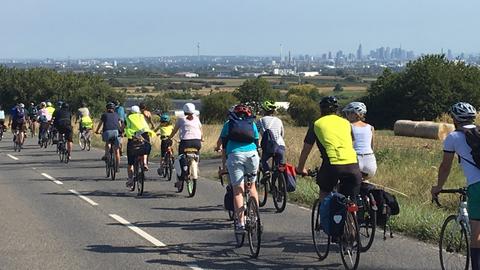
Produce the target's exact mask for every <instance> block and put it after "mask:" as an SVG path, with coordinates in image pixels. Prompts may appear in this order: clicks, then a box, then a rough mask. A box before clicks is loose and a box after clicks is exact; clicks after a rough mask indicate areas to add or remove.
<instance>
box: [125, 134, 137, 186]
mask: <svg viewBox="0 0 480 270" xmlns="http://www.w3.org/2000/svg"><path fill="white" fill-rule="evenodd" d="M132 146H133V141H132V140H130V139H129V140H128V142H127V164H128V166H127V175H128V180H127V187H129V186H131V185H132V184H133V165H134V164H135V159H136V158H137V157H136V156H135V155H133V153H132V150H131V149H132Z"/></svg>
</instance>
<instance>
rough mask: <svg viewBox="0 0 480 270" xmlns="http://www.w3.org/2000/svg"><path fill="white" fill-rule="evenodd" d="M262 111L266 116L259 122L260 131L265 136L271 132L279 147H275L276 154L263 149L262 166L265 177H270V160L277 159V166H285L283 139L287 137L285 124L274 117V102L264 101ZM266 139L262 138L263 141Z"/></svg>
mask: <svg viewBox="0 0 480 270" xmlns="http://www.w3.org/2000/svg"><path fill="white" fill-rule="evenodd" d="M261 107H262V110H263V111H264V116H263V117H262V118H260V120H259V121H258V122H257V125H258V129H259V130H260V133H261V134H264V133H265V131H267V130H270V131H271V134H272V135H273V139H274V140H275V143H276V145H277V147H275V149H272V150H274V152H270V153H269V152H268V151H267V149H262V150H263V151H262V158H261V165H262V170H263V172H264V175H265V176H266V177H269V175H270V169H271V168H270V166H269V165H268V160H269V159H270V158H272V157H275V163H276V164H285V162H286V161H285V141H284V139H283V137H284V136H285V130H284V128H283V122H282V120H280V118H278V117H276V116H274V114H275V111H276V110H277V106H276V105H275V103H274V102H273V101H270V100H267V101H264V102H263V103H262V105H261ZM263 139H265V138H262V140H263Z"/></svg>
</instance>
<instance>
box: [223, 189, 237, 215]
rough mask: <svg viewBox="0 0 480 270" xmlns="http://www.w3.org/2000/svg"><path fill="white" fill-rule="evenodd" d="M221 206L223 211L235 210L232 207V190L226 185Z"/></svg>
mask: <svg viewBox="0 0 480 270" xmlns="http://www.w3.org/2000/svg"><path fill="white" fill-rule="evenodd" d="M223 206H224V207H225V210H230V211H233V210H235V207H234V206H233V188H232V186H231V185H227V188H226V192H225V196H224V197H223Z"/></svg>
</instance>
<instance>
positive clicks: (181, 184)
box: [177, 175, 185, 193]
mask: <svg viewBox="0 0 480 270" xmlns="http://www.w3.org/2000/svg"><path fill="white" fill-rule="evenodd" d="M177 181H178V182H179V183H178V186H177V192H178V193H180V192H182V191H183V186H184V184H185V181H184V180H182V179H180V177H178V175H177Z"/></svg>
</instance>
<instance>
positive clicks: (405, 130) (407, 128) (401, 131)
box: [393, 120, 417, 137]
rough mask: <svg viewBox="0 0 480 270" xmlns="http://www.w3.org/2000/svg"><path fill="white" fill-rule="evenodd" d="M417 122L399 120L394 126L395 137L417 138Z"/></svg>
mask: <svg viewBox="0 0 480 270" xmlns="http://www.w3.org/2000/svg"><path fill="white" fill-rule="evenodd" d="M416 125H417V122H414V121H411V120H398V121H396V122H395V124H394V126H393V133H394V134H395V136H408V137H414V136H415V126H416Z"/></svg>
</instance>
